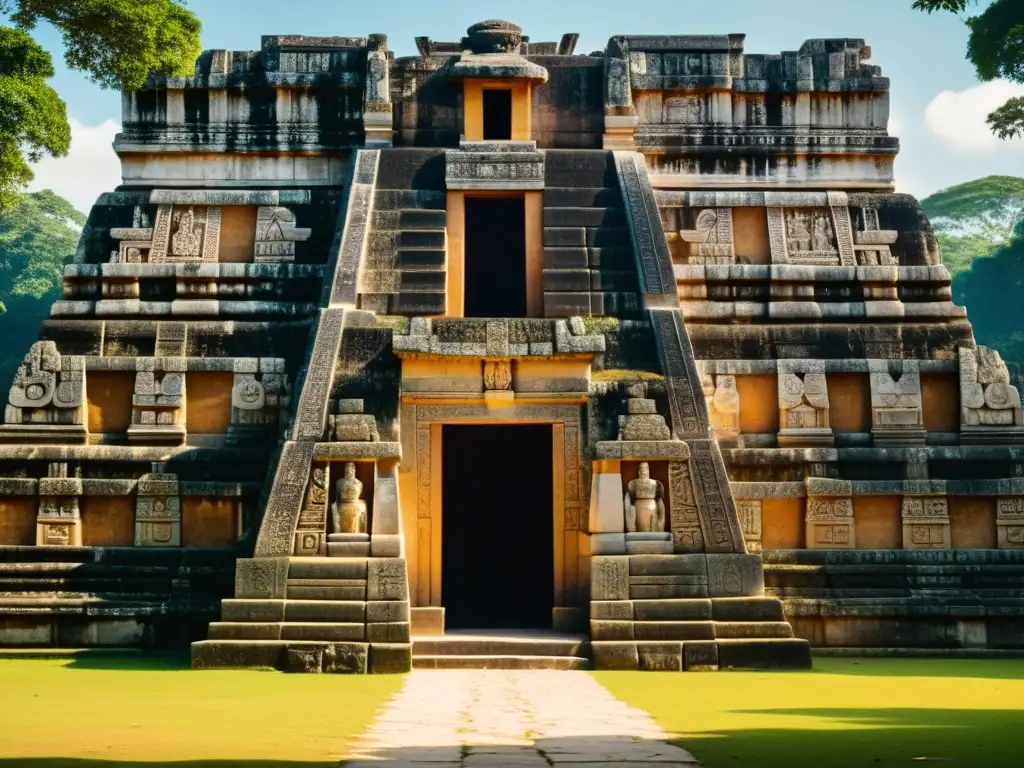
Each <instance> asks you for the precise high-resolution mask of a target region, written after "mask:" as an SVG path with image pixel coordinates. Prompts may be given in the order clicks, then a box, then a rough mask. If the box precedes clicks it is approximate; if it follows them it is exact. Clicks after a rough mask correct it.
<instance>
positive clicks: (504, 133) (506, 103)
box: [484, 88, 512, 141]
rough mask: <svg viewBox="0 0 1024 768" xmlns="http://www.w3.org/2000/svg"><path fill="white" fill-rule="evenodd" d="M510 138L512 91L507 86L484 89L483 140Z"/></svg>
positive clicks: (504, 139)
mask: <svg viewBox="0 0 1024 768" xmlns="http://www.w3.org/2000/svg"><path fill="white" fill-rule="evenodd" d="M511 138H512V91H511V89H509V88H487V89H485V90H484V141H509V140H511Z"/></svg>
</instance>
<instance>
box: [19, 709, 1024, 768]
mask: <svg viewBox="0 0 1024 768" xmlns="http://www.w3.org/2000/svg"><path fill="white" fill-rule="evenodd" d="M694 706H695V707H697V706H699V703H697V702H695V704H694ZM736 714H742V715H747V716H750V715H753V716H758V717H764V718H766V720H767V722H769V723H770V721H771V718H773V717H774V716H777V715H783V716H787V717H792V716H799V717H804V718H807V726H806V727H805V728H787V729H776V728H746V727H743V728H738V729H737V730H731V731H711V732H702V733H700V734H699V735H697V736H694V737H686V736H682V737H680V738H678V739H673V740H672V741H671V743H672V744H673V745H675V746H679V747H681V748H682V749H684V750H687V751H688V752H690V753H692V754H693V755H694V757H696V759H697V760H699V761H700V763H701V765H702V766H703V768H727V767H728V768H731V767H732V766H736V765H742V764H748V765H756V766H758V768H821V766H828V768H862V767H864V766H875V765H881V766H886V765H910V764H914V763H916V762H925V763H927V762H931V761H935V762H943V763H945V762H948V763H952V764H953V765H962V766H971V767H972V768H1011V766H1013V767H1014V768H1016V767H1017V766H1019V765H1020V752H1019V746H1018V740H1017V735H1018V731H1019V728H1020V722H1021V713H1020V711H1019V710H992V709H988V710H986V709H943V710H934V709H909V708H908V709H814V708H808V709H785V710H751V711H737V712H736ZM537 745H538V747H539V748H540V750H541V751H543V752H544V753H545V754H546V755H547V756H548V760H550V761H551V762H552V763H553V764H554V765H561V764H566V765H578V766H580V768H584V766H587V765H597V764H601V765H622V766H627V765H651V766H655V765H657V766H659V768H670V767H671V766H691V768H692V765H693V764H692V763H688V762H673V761H672V758H671V756H669V755H668V754H666V747H665V744H664V743H663V742H660V741H649V740H647V741H645V740H634V739H633V738H631V737H628V736H621V737H598V736H586V735H581V736H575V737H571V738H557V739H539V740H538V741H537ZM609 747H610V749H608V748H609ZM297 748H299V749H301V748H302V747H301V746H299V745H297ZM602 749H604V750H605V751H602ZM468 754H488V755H492V756H499V755H500V756H505V757H506V758H507V764H508V765H517V764H522V765H525V764H527V763H525V762H522V761H521V760H520V761H518V762H517V761H516V760H515V757H516V756H519V755H521V754H522V752H521V751H520V748H517V747H507V746H503V745H477V746H475V747H473V748H471V749H470V750H463V749H460V748H459V747H418V748H399V749H393V750H385V751H380V752H377V753H375V755H374V758H373V761H372V762H370V761H365V760H363V761H359V760H353V761H341V762H338V761H304V760H294V761H288V760H285V761H282V760H259V759H253V758H249V759H195V760H182V761H161V760H158V759H157V760H153V761H151V762H139V761H118V760H102V759H66V758H57V757H54V758H32V759H26V758H0V768H7V766H11V767H12V768H13V766H19V767H21V768H126V766H129V765H135V766H144V767H145V768H172V767H174V768H242V766H246V768H298V767H299V766H346V765H347V766H350V768H370V766H387V765H396V766H398V765H401V766H414V765H417V766H424V768H443V767H444V766H456V765H463V764H465V765H469V766H472V765H474V764H482V763H478V762H476V761H465V762H464V761H463V759H462V758H464V757H465V756H467V755H468ZM645 756H647V759H646V760H645V759H644V757H645ZM566 761H568V762H566ZM738 761H747V762H746V763H743V762H738ZM487 764H495V765H499V764H505V763H491V762H490V761H488V762H487ZM538 764H540V763H538Z"/></svg>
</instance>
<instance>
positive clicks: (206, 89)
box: [0, 21, 1024, 672]
mask: <svg viewBox="0 0 1024 768" xmlns="http://www.w3.org/2000/svg"><path fill="white" fill-rule="evenodd" d="M452 37H457V30H453V34H452ZM577 38H578V36H577V35H574V34H567V35H565V36H563V37H562V39H561V40H560V41H559V42H557V43H555V42H533V41H532V40H530V39H529V38H528V37H527V36H526V35H524V34H523V31H522V30H520V29H519V28H518V27H516V26H515V25H514V24H510V23H507V22H503V21H485V22H482V23H480V24H476V25H474V26H472V27H470V29H469V30H468V33H467V35H466V36H465V37H462V38H461V40H458V41H457V42H438V41H435V40H432V39H429V38H425V37H424V38H418V39H417V40H416V45H417V48H418V51H419V54H418V55H416V56H410V57H396V56H395V55H394V53H393V52H391V51H390V50H389V48H388V44H387V38H386V37H385V36H384V35H369V36H367V37H296V36H276V37H275V36H271V37H264V38H263V40H262V45H261V47H260V49H259V50H255V51H223V50H211V51H207V52H205V53H204V54H203V55H202V56H201V57H200V59H199V60H198V61H197V62H196V68H195V75H194V76H192V77H188V78H183V79H169V78H160V79H152V80H151V81H150V83H149V85H148V86H147V87H146V88H145V89H144V90H142V91H138V92H134V93H126V94H124V102H123V103H124V116H123V123H124V128H123V132H122V133H121V134H120V135H119V136H118V138H117V140H116V143H115V150H116V152H117V154H118V156H119V157H120V160H121V163H122V169H123V185H122V186H121V187H119V188H118V189H117V190H115V191H111V192H109V193H107V194H105V195H103V196H102V197H101V198H100V199H99V201H98V202H97V204H96V205H95V207H94V208H93V209H92V212H91V215H90V217H89V221H88V224H87V226H86V227H85V230H84V232H83V234H82V239H81V244H80V247H79V249H78V253H77V255H76V257H75V260H74V263H73V264H71V265H70V266H68V267H67V269H66V272H65V283H64V296H63V299H62V300H61V301H58V302H57V303H56V304H55V305H54V306H53V309H52V312H51V314H50V319H49V320H47V321H46V322H45V323H44V324H43V328H42V330H41V333H40V336H39V341H38V342H37V343H35V344H34V345H33V346H32V347H31V349H29V350H26V351H27V355H26V357H25V360H24V364H23V365H22V366H21V368H20V370H19V371H18V373H17V376H16V377H15V380H14V382H13V383H12V385H11V387H10V395H9V405H8V406H7V409H6V411H5V414H4V424H3V426H2V428H0V440H2V443H3V444H2V445H0V478H2V479H0V544H2V545H3V546H2V547H0V590H2V595H0V644H3V645H21V646H60V647H83V646H138V647H147V648H156V647H166V646H173V645H178V646H185V645H186V644H187V643H190V642H191V643H193V645H192V659H193V665H194V666H196V667H223V666H253V665H256V666H270V667H276V668H278V669H282V670H289V671H304V672H320V671H330V672H390V671H403V670H407V669H409V668H410V667H412V666H416V667H473V666H491V667H501V666H504V667H547V668H562V669H565V668H578V667H585V666H593V667H595V668H599V669H644V670H677V671H680V670H703V669H717V668H723V669H725V668H737V667H748V668H750V667H753V668H767V667H791V668H801V667H807V666H809V665H810V663H811V648H812V647H822V648H834V649H866V648H912V649H918V650H920V649H926V650H927V649H978V648H989V649H999V648H1010V647H1021V646H1024V598H1022V597H1021V595H1022V594H1024V593H1022V592H1020V591H1019V586H1018V585H1017V584H1016V583H1015V578H1017V577H1014V576H1013V573H1014V572H1015V569H1014V568H1013V567H1011V566H1014V564H1016V572H1019V571H1020V570H1021V566H1022V565H1024V551H1022V550H1024V452H1022V449H1021V448H1020V447H1019V446H1020V444H1021V443H1022V442H1024V424H1022V420H1021V401H1020V396H1019V393H1018V391H1017V389H1016V388H1015V387H1013V386H1011V384H1010V383H1009V382H1010V379H1009V376H1008V373H1007V369H1006V366H1005V365H1004V364H1003V362H1002V360H1001V359H1000V356H999V354H998V353H997V352H996V351H994V350H990V349H986V348H985V347H979V346H977V344H976V343H975V341H974V336H973V333H972V330H971V326H970V324H969V323H968V321H967V317H966V313H965V311H964V310H963V309H962V308H960V307H957V306H955V305H954V304H953V303H952V301H951V298H950V277H949V273H948V271H947V270H946V268H945V267H944V266H943V265H942V260H941V255H940V253H939V250H938V246H937V244H936V239H935V237H934V236H933V234H932V230H931V227H930V225H929V223H928V221H927V219H926V217H925V215H924V213H923V212H922V210H921V208H920V206H919V205H918V203H917V202H916V201H915V200H914V199H913V198H912V197H910V196H908V195H902V194H894V193H893V189H894V183H893V161H894V159H895V157H896V154H897V151H898V148H899V142H898V140H897V139H896V138H895V137H891V136H889V135H888V132H887V123H888V116H889V80H888V79H886V78H885V77H883V76H882V74H881V70H880V68H879V67H878V66H875V65H873V64H870V63H868V61H869V59H870V48H868V47H867V46H866V45H865V43H864V41H862V40H853V39H832V40H809V41H807V42H805V43H803V45H801V46H800V47H799V49H798V50H793V51H786V52H783V53H781V54H767V55H766V54H751V53H746V52H744V47H743V45H744V36H743V35H723V36H629V35H625V36H616V37H612V38H611V39H610V40H609V41H608V44H607V46H606V47H605V49H604V50H603V51H597V52H594V53H591V54H581V53H577V52H576V51H575V48H576V43H577ZM904 87H907V88H910V87H912V85H911V84H905V86H904Z"/></svg>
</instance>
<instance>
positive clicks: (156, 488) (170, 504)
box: [135, 474, 181, 547]
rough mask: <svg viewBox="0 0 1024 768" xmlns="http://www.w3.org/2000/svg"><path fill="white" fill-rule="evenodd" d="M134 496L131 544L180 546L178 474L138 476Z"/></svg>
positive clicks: (138, 545) (141, 545)
mask: <svg viewBox="0 0 1024 768" xmlns="http://www.w3.org/2000/svg"><path fill="white" fill-rule="evenodd" d="M137 493H138V496H137V497H136V500H135V546H136V547H180V546H181V498H180V493H179V485H178V476H177V475H173V474H149V475H143V476H142V477H140V478H139V482H138V486H137Z"/></svg>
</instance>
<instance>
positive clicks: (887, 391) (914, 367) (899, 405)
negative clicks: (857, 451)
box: [868, 360, 926, 446]
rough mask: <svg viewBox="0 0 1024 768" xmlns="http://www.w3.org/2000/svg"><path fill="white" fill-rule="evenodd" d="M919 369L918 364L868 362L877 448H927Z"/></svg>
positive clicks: (907, 361) (872, 426)
mask: <svg viewBox="0 0 1024 768" xmlns="http://www.w3.org/2000/svg"><path fill="white" fill-rule="evenodd" d="M919 368H920V366H919V365H918V363H917V361H916V360H868V372H869V374H870V380H871V436H872V439H873V441H874V444H875V445H877V446H889V445H892V446H897V445H924V444H925V439H926V432H925V428H924V412H923V409H922V400H921V374H920V370H919Z"/></svg>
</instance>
